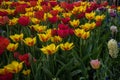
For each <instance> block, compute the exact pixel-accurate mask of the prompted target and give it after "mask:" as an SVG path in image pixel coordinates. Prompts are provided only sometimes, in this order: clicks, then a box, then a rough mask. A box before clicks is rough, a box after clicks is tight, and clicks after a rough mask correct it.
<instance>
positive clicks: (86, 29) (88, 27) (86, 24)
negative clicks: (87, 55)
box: [81, 23, 91, 31]
mask: <svg viewBox="0 0 120 80" xmlns="http://www.w3.org/2000/svg"><path fill="white" fill-rule="evenodd" d="M90 27H91V24H90V23H85V24H84V25H81V28H82V29H84V30H85V31H88V30H90Z"/></svg>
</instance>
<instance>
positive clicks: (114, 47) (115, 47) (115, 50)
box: [107, 39, 119, 58]
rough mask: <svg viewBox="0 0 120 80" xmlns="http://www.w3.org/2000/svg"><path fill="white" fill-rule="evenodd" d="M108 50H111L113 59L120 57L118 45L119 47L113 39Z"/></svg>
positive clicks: (109, 42)
mask: <svg viewBox="0 0 120 80" xmlns="http://www.w3.org/2000/svg"><path fill="white" fill-rule="evenodd" d="M107 45H108V49H109V54H110V56H111V57H112V58H117V56H118V52H119V50H118V45H117V41H116V40H114V39H111V40H109V41H108V44H107Z"/></svg>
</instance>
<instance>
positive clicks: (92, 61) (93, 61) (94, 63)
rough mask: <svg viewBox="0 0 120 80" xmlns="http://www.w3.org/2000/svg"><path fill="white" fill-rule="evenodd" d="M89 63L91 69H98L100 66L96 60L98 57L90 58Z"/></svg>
mask: <svg viewBox="0 0 120 80" xmlns="http://www.w3.org/2000/svg"><path fill="white" fill-rule="evenodd" d="M90 65H91V67H92V68H93V69H99V68H100V61H98V59H96V60H91V61H90Z"/></svg>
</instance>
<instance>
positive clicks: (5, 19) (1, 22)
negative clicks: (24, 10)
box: [0, 16, 9, 25]
mask: <svg viewBox="0 0 120 80" xmlns="http://www.w3.org/2000/svg"><path fill="white" fill-rule="evenodd" d="M8 22H9V18H8V17H7V16H3V17H1V18H0V25H5V24H6V23H8Z"/></svg>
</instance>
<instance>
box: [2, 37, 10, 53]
mask: <svg viewBox="0 0 120 80" xmlns="http://www.w3.org/2000/svg"><path fill="white" fill-rule="evenodd" d="M9 43H10V41H9V39H7V38H4V37H2V36H0V55H2V53H3V52H4V50H5V49H6V47H7V46H8V45H9Z"/></svg>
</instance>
